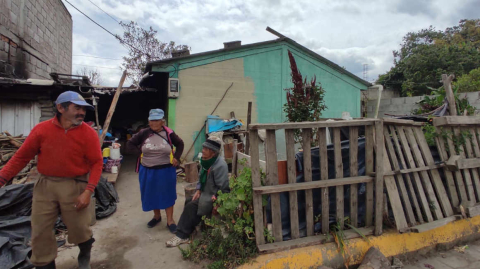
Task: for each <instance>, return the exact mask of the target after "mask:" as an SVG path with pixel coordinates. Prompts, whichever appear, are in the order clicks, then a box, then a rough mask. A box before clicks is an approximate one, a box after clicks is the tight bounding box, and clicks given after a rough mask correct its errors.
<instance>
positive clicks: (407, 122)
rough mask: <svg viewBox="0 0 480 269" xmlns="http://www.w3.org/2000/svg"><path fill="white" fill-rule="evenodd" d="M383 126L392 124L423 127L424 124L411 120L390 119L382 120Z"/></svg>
mask: <svg viewBox="0 0 480 269" xmlns="http://www.w3.org/2000/svg"><path fill="white" fill-rule="evenodd" d="M383 122H384V124H389V125H390V124H394V125H410V126H412V125H413V126H423V125H425V123H424V122H415V121H413V120H401V119H390V118H384V119H383Z"/></svg>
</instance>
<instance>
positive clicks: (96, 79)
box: [77, 67, 103, 85]
mask: <svg viewBox="0 0 480 269" xmlns="http://www.w3.org/2000/svg"><path fill="white" fill-rule="evenodd" d="M77 75H79V76H85V77H88V79H89V80H90V83H91V84H92V85H100V84H102V82H103V81H102V75H101V74H100V72H98V70H97V69H89V68H86V67H84V68H82V69H80V70H78V71H77Z"/></svg>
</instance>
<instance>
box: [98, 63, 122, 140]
mask: <svg viewBox="0 0 480 269" xmlns="http://www.w3.org/2000/svg"><path fill="white" fill-rule="evenodd" d="M126 77H127V70H125V71H123V74H122V78H121V79H120V83H118V87H117V91H116V92H115V95H114V96H113V100H112V104H111V105H110V109H109V110H108V114H107V118H106V119H105V122H104V124H103V131H102V134H101V135H100V145H102V144H103V140H105V136H106V135H107V132H108V127H110V121H111V120H112V117H113V113H114V112H115V108H116V107H117V102H118V98H120V93H121V92H122V87H123V83H124V82H125V78H126Z"/></svg>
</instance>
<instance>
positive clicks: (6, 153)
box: [0, 132, 37, 184]
mask: <svg viewBox="0 0 480 269" xmlns="http://www.w3.org/2000/svg"><path fill="white" fill-rule="evenodd" d="M25 139H26V137H23V135H19V136H13V135H11V134H10V133H8V132H3V133H0V169H2V168H3V167H4V166H5V165H6V164H7V162H8V161H9V160H10V159H11V158H12V157H13V155H14V154H15V152H17V150H18V149H19V148H20V147H21V146H22V144H23V142H24V141H25ZM36 166H37V163H36V161H35V160H32V161H30V163H28V164H27V165H26V166H25V168H23V169H22V171H20V172H19V173H18V174H17V175H16V176H15V177H14V178H13V180H12V184H23V183H25V182H26V181H27V179H28V173H29V172H30V170H32V168H34V167H36Z"/></svg>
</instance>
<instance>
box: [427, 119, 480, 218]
mask: <svg viewBox="0 0 480 269" xmlns="http://www.w3.org/2000/svg"><path fill="white" fill-rule="evenodd" d="M433 125H434V126H435V128H436V132H437V137H436V143H437V148H438V151H439V153H440V158H441V160H442V161H444V162H447V161H448V160H449V159H450V158H451V157H453V156H456V157H458V158H459V159H460V160H459V161H457V164H458V166H457V169H455V170H454V171H451V170H449V169H447V168H445V169H444V173H445V177H446V181H447V190H448V195H449V197H450V199H451V201H452V206H453V207H454V209H455V211H457V212H458V213H462V212H466V214H467V215H468V216H469V217H473V216H476V215H479V214H480V178H479V174H480V171H479V168H480V147H479V144H480V135H479V134H480V117H467V116H446V117H440V118H435V119H434V120H433ZM460 207H462V208H460Z"/></svg>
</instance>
